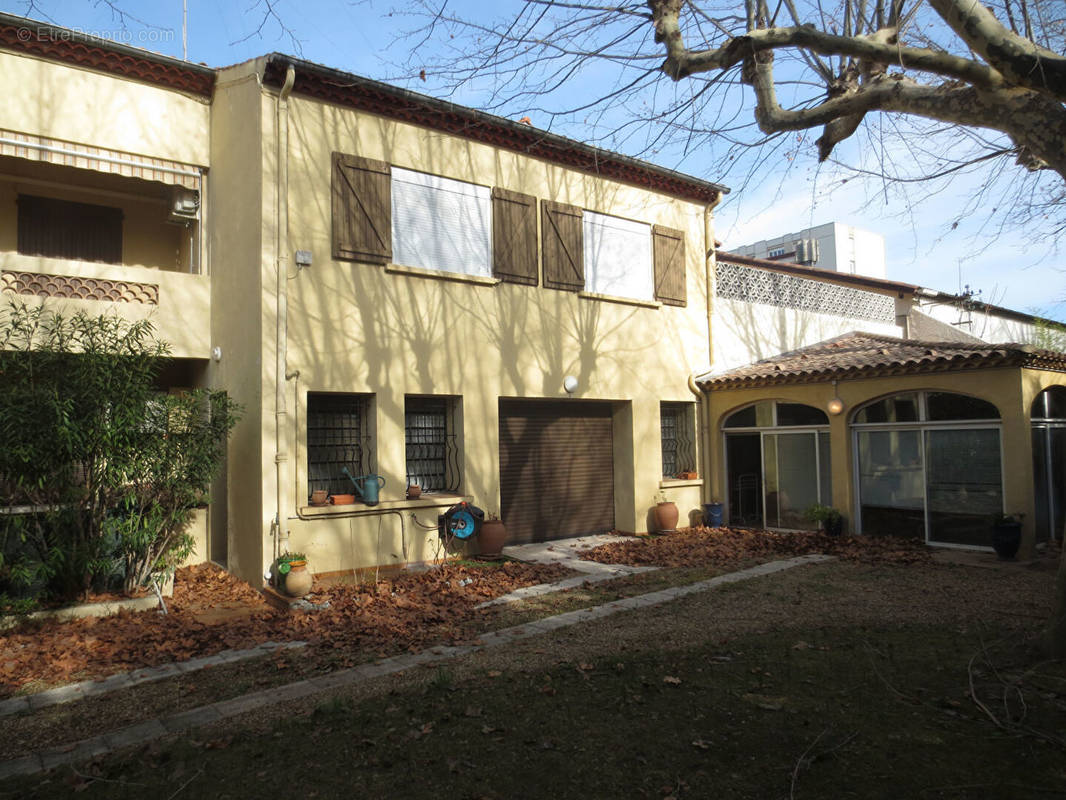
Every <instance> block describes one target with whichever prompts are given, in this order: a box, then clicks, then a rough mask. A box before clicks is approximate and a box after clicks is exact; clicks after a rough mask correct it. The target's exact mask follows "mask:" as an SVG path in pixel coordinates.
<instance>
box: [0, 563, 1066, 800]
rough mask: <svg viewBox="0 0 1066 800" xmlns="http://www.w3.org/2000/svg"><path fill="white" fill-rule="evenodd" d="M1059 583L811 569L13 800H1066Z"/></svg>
mask: <svg viewBox="0 0 1066 800" xmlns="http://www.w3.org/2000/svg"><path fill="white" fill-rule="evenodd" d="M641 577H643V576H641ZM1052 579H1053V575H1052V573H1051V571H1050V570H1040V569H1035V570H1027V569H1022V568H1015V569H1013V570H1010V571H994V570H982V569H974V568H966V567H957V566H945V565H939V564H928V563H917V564H914V563H911V564H900V563H892V562H887V563H865V562H862V561H850V562H837V563H832V564H822V565H815V566H807V567H803V568H799V569H795V570H791V571H789V572H785V573H780V574H778V575H774V576H772V577H770V578H763V579H758V580H753V581H750V582H746V583H741V584H733V585H730V586H727V587H722V588H720V589H717V590H714V591H709V592H703V593H699V594H696V595H692V596H689V597H687V598H685V599H683V600H680V601H676V602H673V603H668V604H664V605H661V606H656V607H652V608H647V609H642V610H638V611H631V612H625V613H622V614H617V615H615V616H612V617H608V618H606V619H602V620H598V621H596V622H591V623H584V624H581V625H576V626H573V627H571V628H565V629H561V630H558V631H555V632H553V633H551V634H543V635H540V636H536V637H533V638H530V639H527V640H523V641H521V642H518V643H516V644H514V645H510V646H508V647H505V648H495V649H492V650H485V651H481V652H478V653H474V654H472V655H469V656H465V657H462V658H460V659H457V660H455V661H453V662H449V663H447V664H446V665H444V666H436V667H433V668H425V669H421V670H412V671H410V672H408V673H404V674H402V675H395V676H391V677H387V678H381V679H376V680H372V681H369V682H367V683H365V684H361V685H357V686H352V687H349V688H347V689H345V690H342V691H338V692H335V693H332V694H329V695H322V696H320V697H318V698H316V699H315V701H313V702H306V703H302V704H300V705H297V706H296V707H292V708H290V707H285V706H283V705H279V706H278V707H277V708H274V709H271V710H270V711H269V712H267V713H255V714H250V715H246V716H244V717H241V718H237V719H233V720H231V721H229V722H227V723H226V724H224V725H218V726H215V727H212V728H210V729H201V730H197V731H194V732H191V733H189V734H187V735H183V736H177V737H171V738H170V739H168V740H165V741H162V742H159V743H157V744H155V745H153V746H150V747H148V748H142V749H139V750H136V751H131V752H126V753H120V754H116V755H113V756H108V757H104V758H102V759H100V760H98V761H96V762H93V763H91V764H86V765H81V766H79V767H78V768H77V770H76V771H75V770H71V769H69V768H61V769H59V770H57V771H55V772H53V773H50V774H49V775H47V776H36V777H32V778H25V779H18V780H9V781H7V782H5V783H4V784H3V785H2V786H0V797H20V798H22V797H41V798H48V797H66V796H69V795H70V793H72V792H78V793H80V794H82V795H84V796H85V797H101V798H121V797H131V798H133V797H142V796H145V795H149V796H158V797H161V798H174V799H176V798H179V797H218V798H223V797H229V798H239V797H259V796H262V795H263V794H264V793H265V792H266V793H277V792H284V793H285V794H287V795H292V794H298V795H301V796H305V797H357V796H367V797H411V798H419V797H427V798H428V797H433V798H437V797H441V796H447V797H455V798H511V797H605V798H607V797H612V798H613V797H649V798H666V797H674V798H684V797H693V798H694V797H708V796H714V797H723V798H733V797H735V798H804V797H813V798H822V797H833V798H839V797H845V798H847V797H854V798H870V797H886V798H887V797H892V798H897V797H914V798H1028V797H1033V798H1044V797H1061V796H1063V795H1064V794H1066V758H1064V755H1066V753H1064V745H1063V742H1062V740H1061V738H1060V737H1061V736H1062V731H1064V730H1066V667H1064V665H1063V664H1062V663H1044V662H1041V661H1039V660H1038V659H1037V658H1036V657H1035V656H1034V653H1033V651H1032V650H1031V649H1030V644H1031V641H1032V637H1033V636H1034V634H1035V633H1036V632H1037V631H1038V630H1039V627H1040V625H1041V624H1042V621H1043V618H1044V617H1045V616H1046V614H1047V613H1048V610H1049V608H1050V601H1051V584H1052ZM628 580H629V581H630V583H629V585H630V586H631V585H632V579H628ZM597 591H600V590H597ZM296 658H299V657H298V656H296ZM975 697H976V700H977V701H980V702H976V701H975Z"/></svg>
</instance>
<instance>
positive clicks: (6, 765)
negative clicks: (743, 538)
mask: <svg viewBox="0 0 1066 800" xmlns="http://www.w3.org/2000/svg"><path fill="white" fill-rule="evenodd" d="M589 538H592V537H589ZM833 558H834V557H833V556H820V555H813V556H798V557H796V558H790V559H786V560H783V561H773V562H769V563H767V564H760V565H759V566H756V567H751V568H749V569H745V570H740V571H739V572H732V573H727V574H725V575H718V576H716V577H714V578H709V579H708V580H705V581H699V582H697V583H692V584H688V585H686V586H676V587H671V588H669V589H663V590H660V591H657V592H650V593H648V594H645V595H637V596H635V597H627V598H624V599H621V600H613V601H611V602H610V603H605V604H603V605H600V606H595V607H593V608H587V609H578V610H575V611H568V612H566V613H563V614H556V615H555V616H552V617H547V618H545V619H541V620H536V621H534V622H528V623H523V624H521V625H515V626H513V627H511V628H504V629H502V630H498V631H492V632H489V633H486V634H484V635H482V636H481V637H480V638H479V640H478V643H477V644H473V645H464V646H459V647H455V646H441V647H436V648H431V649H430V650H423V651H422V652H420V653H407V654H404V655H402V656H393V657H391V658H385V659H381V660H379V661H375V662H371V663H368V664H362V665H360V666H358V667H352V668H351V669H346V670H343V671H341V672H337V673H333V674H331V675H325V676H321V677H318V678H311V679H308V680H301V681H296V682H295V683H291V684H288V685H285V686H276V687H271V688H269V689H263V690H261V691H258V692H252V693H250V694H246V695H242V696H240V697H235V698H231V699H229V700H223V701H220V702H217V703H212V704H210V705H207V706H201V707H199V708H194V709H190V710H188V711H183V712H180V713H177V714H172V715H170V716H167V717H163V718H160V719H153V720H148V721H146V722H142V723H139V724H137V725H132V726H129V727H127V728H122V729H121V730H118V731H113V732H110V733H105V734H103V735H100V736H94V737H92V738H89V739H84V740H82V741H79V742H73V743H71V744H69V745H63V746H61V747H57V748H52V749H50V750H46V751H43V752H39V753H34V754H32V755H29V756H24V757H22V758H18V759H14V760H12V761H5V762H0V781H2V780H3V779H4V778H7V777H12V776H15V775H32V774H36V773H38V772H43V771H45V770H48V769H52V768H54V767H57V766H60V765H62V764H70V763H76V762H78V761H84V760H86V759H89V758H94V757H96V756H100V755H104V754H106V753H109V752H111V751H114V750H120V749H122V748H126V747H136V746H141V745H145V744H148V743H149V742H152V741H155V740H156V739H160V738H162V737H164V736H167V735H168V734H170V733H174V732H179V731H183V730H189V729H192V728H196V727H199V726H201V725H208V724H211V723H212V722H217V721H219V720H221V719H225V718H228V717H235V716H238V715H240V714H245V713H248V712H251V711H256V710H258V709H260V708H265V707H267V706H269V705H274V704H276V703H277V702H278V701H279V700H281V699H287V700H292V699H298V698H302V697H309V696H312V695H314V694H317V693H319V692H322V691H324V690H329V689H337V688H341V687H344V686H350V685H354V684H356V683H360V682H362V681H365V680H369V679H371V678H375V677H381V676H383V675H390V674H394V673H397V672H402V671H404V670H407V669H410V668H412V667H415V666H419V665H424V664H432V663H438V662H445V661H449V660H451V659H453V658H455V657H457V656H460V655H465V654H467V653H472V652H475V651H477V650H482V649H485V648H488V647H494V646H498V645H502V644H507V643H509V642H513V641H516V640H519V639H526V638H530V637H533V636H538V635H540V634H543V633H547V632H551V631H555V630H558V629H560V628H564V627H567V626H569V625H575V624H580V623H582V622H587V621H589V620H592V619H599V618H602V617H606V616H610V615H611V614H615V613H618V612H620V611H627V610H632V609H637V608H645V607H648V606H651V605H657V604H660V603H666V602H669V601H671V600H676V599H678V598H680V597H685V596H686V595H690V594H694V593H696V592H702V591H707V590H709V589H713V588H714V587H716V586H721V585H724V584H728V583H736V582H739V581H744V580H750V579H752V578H757V577H762V576H764V575H770V574H772V573H774V572H780V571H782V570H786V569H792V568H793V567H799V566H802V565H804V564H814V563H819V562H823V561H832V560H833ZM277 646H278V645H272V647H277ZM281 646H284V645H281ZM253 650H255V651H257V652H262V650H263V648H262V647H259V648H253ZM204 660H208V659H204ZM14 699H17V700H23V699H25V698H14Z"/></svg>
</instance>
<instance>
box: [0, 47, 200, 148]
mask: <svg viewBox="0 0 1066 800" xmlns="http://www.w3.org/2000/svg"><path fill="white" fill-rule="evenodd" d="M0 74H2V75H3V76H4V102H3V103H0V128H5V129H7V130H12V131H18V132H23V133H32V134H37V135H40V136H48V137H50V138H54V139H63V140H65V141H69V142H78V143H82V144H88V145H94V146H97V147H107V148H110V149H113V150H122V151H125V152H128V153H134V154H140V155H146V156H154V157H156V158H166V159H172V160H174V161H182V162H185V163H187V164H199V165H202V166H207V165H208V164H209V160H208V152H209V146H208V130H209V127H210V106H209V103H208V101H206V100H204V99H201V98H196V97H192V96H189V95H186V94H183V93H181V92H177V91H172V90H169V89H164V88H161V87H158V86H151V85H149V84H146V83H140V82H137V81H130V80H124V79H121V78H116V77H114V76H112V75H106V74H103V73H100V72H92V71H90V70H84V69H79V68H77V67H74V66H68V65H66V64H58V63H55V62H51V61H44V60H40V59H37V58H34V57H32V56H27V55H16V54H14V53H8V52H0Z"/></svg>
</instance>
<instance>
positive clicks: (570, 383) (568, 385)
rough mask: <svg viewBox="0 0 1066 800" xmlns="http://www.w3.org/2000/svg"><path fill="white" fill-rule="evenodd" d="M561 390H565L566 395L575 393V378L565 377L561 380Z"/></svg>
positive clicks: (571, 376)
mask: <svg viewBox="0 0 1066 800" xmlns="http://www.w3.org/2000/svg"><path fill="white" fill-rule="evenodd" d="M563 388H564V389H566V393H567V394H573V393H574V392H576V391H577V378H575V377H574V376H573V375H567V376H566V377H565V378H563Z"/></svg>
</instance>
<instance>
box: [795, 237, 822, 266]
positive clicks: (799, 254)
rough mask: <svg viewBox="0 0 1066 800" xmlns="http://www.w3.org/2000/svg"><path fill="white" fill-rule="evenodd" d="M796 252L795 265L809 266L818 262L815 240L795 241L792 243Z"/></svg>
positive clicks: (816, 241) (816, 242)
mask: <svg viewBox="0 0 1066 800" xmlns="http://www.w3.org/2000/svg"><path fill="white" fill-rule="evenodd" d="M792 244H793V247H794V248H795V250H796V263H797V264H806V265H808V266H810V265H811V264H814V263H815V262H816V261H817V260H818V240H817V239H797V240H796V241H795V242H793V243H792Z"/></svg>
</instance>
